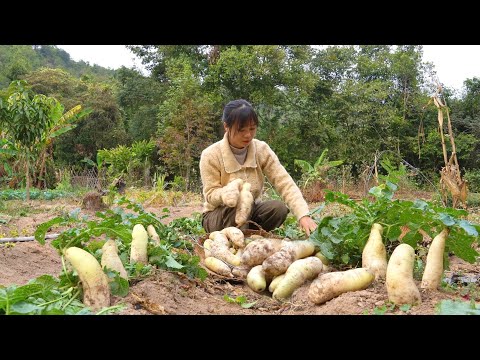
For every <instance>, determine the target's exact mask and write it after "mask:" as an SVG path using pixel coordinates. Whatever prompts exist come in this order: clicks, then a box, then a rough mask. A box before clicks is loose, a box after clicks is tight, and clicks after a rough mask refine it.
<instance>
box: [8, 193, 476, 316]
mask: <svg viewBox="0 0 480 360" xmlns="http://www.w3.org/2000/svg"><path fill="white" fill-rule="evenodd" d="M39 206H40V208H43V209H44V210H45V211H44V212H39V213H32V214H27V216H18V217H12V218H10V219H9V221H8V223H7V224H2V223H0V237H10V236H31V235H33V233H34V231H35V229H36V226H37V225H38V224H40V223H42V222H45V221H47V220H48V219H49V218H52V217H54V216H56V215H58V212H59V211H70V210H73V209H74V208H75V207H78V204H68V203H66V202H65V203H61V202H60V203H58V202H57V203H55V204H51V202H45V203H41V204H40V205H39ZM35 208H38V206H37V204H36V205H35ZM52 208H53V210H54V211H52ZM161 209H163V208H161ZM161 209H156V208H146V209H145V210H147V211H150V212H152V213H155V214H158V215H161V214H162V213H161ZM169 209H170V216H169V217H168V218H165V219H163V221H164V222H169V221H171V220H172V219H174V218H178V217H190V216H191V215H192V214H193V213H194V212H200V211H201V204H193V205H186V206H177V207H169ZM55 210H56V211H57V213H56V214H54V212H55ZM55 232H58V229H55ZM12 234H16V235H12ZM50 241H51V240H47V241H46V244H45V245H44V246H42V245H40V244H39V243H38V242H36V241H27V242H16V243H12V244H1V243H0V285H3V286H8V285H11V284H18V285H23V284H26V283H27V282H28V281H29V280H30V279H33V278H36V277H38V276H40V275H43V274H50V275H54V276H58V275H59V274H60V273H61V271H62V265H61V261H60V256H59V255H58V253H57V251H56V249H54V248H53V247H52V246H51V245H50ZM479 270H480V266H479V265H478V264H469V263H467V262H464V261H463V260H461V259H459V258H457V257H455V256H453V257H451V258H450V269H449V270H447V271H446V275H447V276H452V275H453V274H460V275H462V276H464V275H468V274H470V275H472V276H476V277H477V281H478V275H479V272H480V271H479ZM310 283H311V282H308V283H306V284H304V285H303V286H302V287H300V288H299V289H297V290H296V291H295V292H294V293H293V295H292V297H291V298H290V299H289V300H288V301H287V302H284V303H279V302H277V301H275V300H273V299H272V297H271V294H270V293H268V292H264V293H261V294H258V293H255V292H254V291H252V290H251V289H250V288H249V287H248V286H247V285H246V284H245V283H243V282H239V281H237V280H224V279H222V278H218V277H215V276H209V277H208V278H207V279H206V280H205V281H203V282H202V281H200V280H192V279H189V278H188V277H186V276H185V275H183V274H180V273H174V272H169V271H163V270H156V272H155V273H154V274H153V275H152V276H149V277H148V278H146V279H144V280H141V281H138V282H137V283H135V284H131V286H130V292H129V294H128V296H127V297H125V298H117V297H115V298H114V299H113V301H112V305H113V304H124V305H125V308H124V309H123V310H122V311H121V313H120V314H121V315H151V314H158V315H160V314H175V315H196V314H215V315H240V314H249V315H280V314H282V315H324V314H325V315H336V314H344V315H361V314H373V313H378V312H379V311H381V310H382V309H383V310H384V313H385V314H394V315H408V314H411V315H419V314H421V315H433V314H435V306H436V304H438V302H440V301H441V300H444V299H451V300H454V299H456V300H459V299H462V296H463V299H465V300H466V299H468V296H469V295H470V294H469V293H467V292H465V291H464V292H463V293H462V292H459V291H457V292H455V293H453V292H448V291H446V290H439V291H428V292H426V291H421V296H422V304H420V305H417V306H414V307H412V308H410V309H408V310H405V311H404V310H400V309H398V308H395V309H393V310H392V309H391V308H390V307H389V306H388V305H389V304H388V297H387V291H386V288H385V284H384V283H383V282H376V283H374V284H372V285H371V286H370V287H369V288H367V289H366V290H362V291H355V292H349V293H345V294H342V295H340V296H338V297H336V298H334V299H332V300H330V301H328V302H326V303H325V304H323V305H315V304H313V303H311V302H309V301H308V297H307V292H308V287H309V285H310ZM417 286H418V287H419V288H420V283H419V282H417ZM477 295H478V294H477ZM226 296H227V297H229V298H230V299H236V298H237V297H239V296H245V297H246V299H247V302H249V303H251V302H255V303H254V305H253V306H251V307H250V308H243V307H241V306H240V304H238V303H231V302H228V301H227V300H226V299H225V297H226ZM475 300H477V301H478V299H475ZM385 308H387V310H386V311H385ZM381 312H382V311H381Z"/></svg>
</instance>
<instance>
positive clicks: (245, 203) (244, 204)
mask: <svg viewBox="0 0 480 360" xmlns="http://www.w3.org/2000/svg"><path fill="white" fill-rule="evenodd" d="M250 188H251V185H250V183H248V182H245V183H243V185H242V190H241V191H240V196H239V197H238V203H237V209H236V211H237V212H236V214H235V223H236V224H237V225H238V226H242V225H243V224H245V223H246V222H247V220H248V219H249V218H250V214H251V213H252V207H253V201H254V199H253V195H252V193H251V192H250Z"/></svg>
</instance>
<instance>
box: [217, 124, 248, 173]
mask: <svg viewBox="0 0 480 360" xmlns="http://www.w3.org/2000/svg"><path fill="white" fill-rule="evenodd" d="M220 150H221V152H222V158H223V163H224V165H225V171H226V172H227V173H229V174H230V173H233V172H236V171H238V170H240V169H241V168H242V165H240V164H239V163H238V161H237V159H235V156H234V155H233V153H232V150H231V149H230V144H229V142H228V137H227V133H225V135H223V140H221V141H220ZM255 153H256V146H255V139H254V140H252V142H250V145H248V150H247V158H246V159H245V163H244V164H243V167H252V168H256V167H257V162H256V161H255Z"/></svg>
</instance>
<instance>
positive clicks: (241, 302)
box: [223, 294, 257, 309]
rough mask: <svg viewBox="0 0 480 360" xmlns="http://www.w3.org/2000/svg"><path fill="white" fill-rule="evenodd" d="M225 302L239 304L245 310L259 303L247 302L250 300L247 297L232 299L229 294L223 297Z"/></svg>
mask: <svg viewBox="0 0 480 360" xmlns="http://www.w3.org/2000/svg"><path fill="white" fill-rule="evenodd" d="M223 300H225V301H226V302H229V303H233V304H239V305H240V306H241V307H242V308H244V309H249V308H251V307H252V306H253V305H255V304H256V303H257V302H256V301H253V302H247V301H248V300H247V298H246V296H237V297H236V298H232V297H230V296H228V295H227V294H225V295H224V296H223Z"/></svg>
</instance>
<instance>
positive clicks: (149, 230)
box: [147, 225, 160, 245]
mask: <svg viewBox="0 0 480 360" xmlns="http://www.w3.org/2000/svg"><path fill="white" fill-rule="evenodd" d="M147 233H148V235H149V236H150V237H151V238H152V240H153V242H154V243H155V245H160V236H158V234H157V231H156V230H155V228H154V227H153V225H148V226H147Z"/></svg>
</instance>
